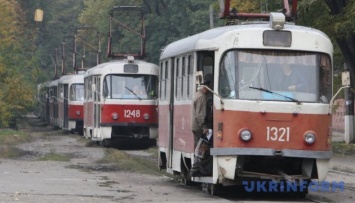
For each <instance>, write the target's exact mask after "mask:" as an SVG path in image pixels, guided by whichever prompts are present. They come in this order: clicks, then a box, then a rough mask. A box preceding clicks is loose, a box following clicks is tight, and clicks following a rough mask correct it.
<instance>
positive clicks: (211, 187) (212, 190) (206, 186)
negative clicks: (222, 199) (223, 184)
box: [202, 183, 220, 196]
mask: <svg viewBox="0 0 355 203" xmlns="http://www.w3.org/2000/svg"><path fill="white" fill-rule="evenodd" d="M202 192H204V193H206V194H211V195H212V196H213V195H218V194H220V186H219V185H218V184H212V183H202Z"/></svg>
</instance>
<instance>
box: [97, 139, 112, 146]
mask: <svg viewBox="0 0 355 203" xmlns="http://www.w3.org/2000/svg"><path fill="white" fill-rule="evenodd" d="M99 144H100V146H101V147H110V146H111V140H110V139H103V140H102V141H99Z"/></svg>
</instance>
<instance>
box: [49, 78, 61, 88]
mask: <svg viewBox="0 0 355 203" xmlns="http://www.w3.org/2000/svg"><path fill="white" fill-rule="evenodd" d="M58 81H59V80H58V79H56V80H52V81H50V82H49V84H48V87H53V86H58Z"/></svg>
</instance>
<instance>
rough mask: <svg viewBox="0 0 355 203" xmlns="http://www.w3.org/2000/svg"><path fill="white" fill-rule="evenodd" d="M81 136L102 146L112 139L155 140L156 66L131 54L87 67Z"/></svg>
mask: <svg viewBox="0 0 355 203" xmlns="http://www.w3.org/2000/svg"><path fill="white" fill-rule="evenodd" d="M84 86H85V99H84V115H85V117H84V136H85V137H86V138H90V139H92V140H93V141H98V142H99V143H100V144H102V145H103V146H108V145H110V144H111V142H110V141H112V140H113V139H115V140H120V139H124V138H128V139H142V140H148V141H149V139H152V140H155V138H156V137H157V132H158V112H157V107H158V101H157V94H158V93H157V90H158V66H157V65H155V64H152V63H148V62H145V61H142V60H135V59H134V57H133V56H128V57H127V59H122V60H116V61H115V60H114V61H111V62H107V63H102V64H99V65H97V66H95V67H93V68H90V69H88V70H87V71H86V72H85V75H84Z"/></svg>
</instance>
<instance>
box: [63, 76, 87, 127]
mask: <svg viewBox="0 0 355 203" xmlns="http://www.w3.org/2000/svg"><path fill="white" fill-rule="evenodd" d="M58 88H59V90H58V91H59V94H58V98H59V99H58V125H59V127H60V128H62V129H63V130H69V131H71V132H78V133H82V132H83V118H84V73H79V74H73V75H64V76H62V77H60V78H59V80H58Z"/></svg>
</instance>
